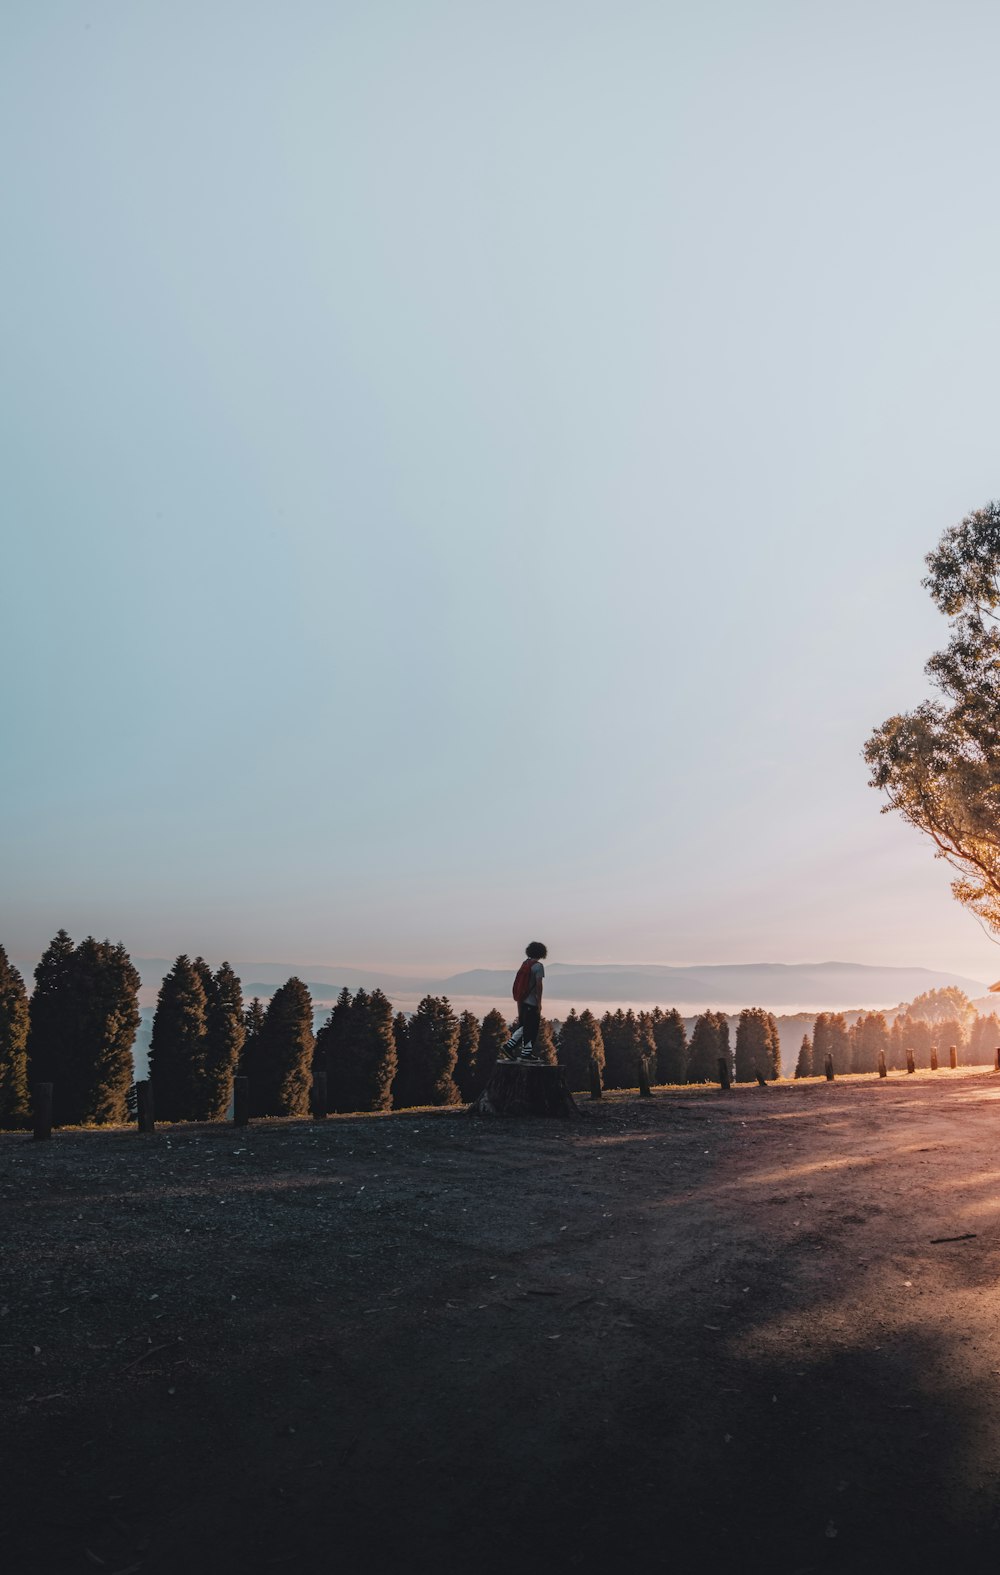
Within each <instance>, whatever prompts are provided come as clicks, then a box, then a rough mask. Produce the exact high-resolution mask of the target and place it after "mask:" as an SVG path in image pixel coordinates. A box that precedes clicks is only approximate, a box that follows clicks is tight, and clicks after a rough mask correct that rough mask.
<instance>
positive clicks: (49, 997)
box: [0, 930, 1000, 1128]
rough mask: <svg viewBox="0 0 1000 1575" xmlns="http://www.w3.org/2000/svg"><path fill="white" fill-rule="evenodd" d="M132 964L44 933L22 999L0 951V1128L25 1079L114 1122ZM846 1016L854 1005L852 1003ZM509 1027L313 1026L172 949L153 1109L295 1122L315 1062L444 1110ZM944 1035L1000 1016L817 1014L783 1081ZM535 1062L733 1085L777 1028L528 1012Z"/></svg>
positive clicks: (133, 1018) (381, 1094) (368, 1104)
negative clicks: (240, 1094)
mask: <svg viewBox="0 0 1000 1575" xmlns="http://www.w3.org/2000/svg"><path fill="white" fill-rule="evenodd" d="M138 992H139V975H138V973H137V972H136V970H135V968H134V967H133V966H132V963H131V960H130V958H129V956H128V953H127V952H126V951H125V948H124V947H123V946H122V945H121V944H120V943H117V944H112V942H111V941H107V940H105V941H97V940H95V939H94V938H93V936H88V937H87V939H86V940H84V941H81V942H80V944H79V945H78V946H76V945H74V943H73V941H72V940H71V939H70V937H69V936H68V935H67V934H66V932H65V930H60V931H59V934H58V935H57V936H56V937H55V939H54V940H53V941H52V943H51V944H50V946H49V947H48V949H47V950H46V952H45V954H44V956H43V957H42V959H41V961H40V963H39V964H38V967H37V968H36V969H35V989H34V992H33V994H32V997H31V1001H30V1003H29V1001H28V996H27V991H26V990H25V986H24V981H23V979H22V978H21V975H20V974H19V973H18V971H17V969H16V968H14V967H13V966H12V964H11V963H10V962H9V961H8V958H7V955H6V953H5V951H4V950H3V948H2V947H0V1127H8V1128H17V1127H23V1126H25V1125H26V1124H27V1122H28V1119H29V1112H30V1100H29V1088H30V1086H31V1085H32V1084H33V1083H36V1082H51V1083H53V1084H54V1085H55V1107H54V1119H55V1122H56V1124H57V1125H74V1124H80V1123H86V1122H94V1123H111V1122H121V1121H123V1120H125V1119H126V1115H127V1113H128V1109H129V1096H130V1091H131V1086H132V1079H133V1063H132V1045H133V1042H134V1039H135V1034H136V1029H137V1028H138V1025H139V1006H138ZM852 1015H853V1014H852ZM508 1032H509V1025H508V1022H507V1020H506V1018H505V1017H504V1014H503V1013H502V1012H501V1011H499V1010H498V1009H496V1008H494V1009H493V1010H492V1011H490V1012H487V1014H486V1016H485V1017H484V1018H483V1020H482V1021H481V1022H480V1021H479V1019H478V1018H477V1017H476V1016H475V1015H474V1013H472V1012H468V1011H466V1012H462V1013H461V1014H456V1012H455V1011H454V1010H453V1008H452V1006H451V1003H450V1001H449V1000H448V999H447V998H446V997H445V996H431V995H428V996H425V998H424V999H423V1000H422V1001H421V1002H420V1004H419V1006H418V1007H417V1010H416V1011H415V1012H414V1013H412V1014H411V1015H410V1016H407V1015H406V1014H405V1013H403V1012H395V1013H394V1011H393V1007H392V1003H391V1002H390V1001H389V1000H388V998H387V997H386V996H385V995H384V994H383V992H382V991H381V990H372V991H366V990H358V991H356V992H355V993H354V994H353V995H352V994H351V992H350V991H349V990H346V989H345V990H342V991H341V993H340V995H339V997H338V999H337V1001H336V1003H335V1004H334V1006H333V1008H332V1010H331V1012H330V1014H329V1016H328V1017H327V1019H326V1021H325V1022H324V1023H323V1025H322V1026H321V1027H320V1029H319V1031H318V1033H316V1034H314V1033H313V1003H312V999H311V997H310V994H309V990H308V988H307V987H306V985H305V984H303V982H302V980H301V979H296V978H292V979H289V980H288V981H287V982H286V983H285V984H283V985H282V986H281V987H280V989H278V990H276V991H275V993H274V995H273V996H272V997H271V999H270V1001H269V1002H268V1003H267V1004H266V1005H265V1004H264V1003H263V1002H261V1001H260V1000H257V999H254V1000H253V1001H251V1002H250V1003H249V1004H248V1005H246V1006H244V1004H243V997H242V989H241V985H240V981H239V979H238V978H237V977H236V974H235V973H234V972H233V970H232V968H231V967H230V966H229V964H228V963H223V964H222V965H221V967H219V968H218V969H217V970H216V971H215V972H214V973H213V971H212V969H211V968H210V967H209V965H208V964H207V963H206V962H205V960H204V958H201V957H196V958H195V959H194V961H193V962H192V961H191V959H190V958H188V957H187V956H181V957H178V958H177V961H176V962H175V963H174V965H173V967H172V968H171V969H170V971H169V973H168V974H167V975H166V977H165V978H164V980H163V983H162V985H161V987H160V992H159V997H158V1000H157V1005H156V1012H155V1015H154V1019H153V1034H152V1041H151V1044H150V1054H149V1072H150V1077H151V1079H152V1082H153V1094H154V1104H155V1108H156V1114H157V1116H158V1117H159V1118H160V1119H161V1120H165V1121H181V1120H195V1121H211V1120H219V1119H221V1118H222V1117H223V1116H224V1115H225V1113H226V1111H227V1109H228V1106H229V1102H230V1099H231V1097H232V1088H233V1078H234V1076H235V1075H236V1074H237V1073H239V1074H241V1075H243V1076H245V1077H246V1078H247V1079H248V1081H249V1088H250V1110H251V1114H253V1115H256V1116H269V1115H275V1116H303V1115H306V1114H307V1113H308V1111H309V1108H310V1098H311V1092H312V1089H313V1086H314V1078H315V1076H316V1074H317V1073H319V1072H322V1073H325V1077H326V1088H327V1108H328V1109H329V1110H330V1111H338V1112H350V1111H359V1112H360V1111H385V1110H392V1109H400V1108H406V1107H412V1106H416V1105H453V1104H459V1103H463V1102H464V1103H468V1102H470V1101H471V1100H473V1099H475V1098H476V1097H477V1096H478V1094H479V1093H480V1092H481V1091H482V1089H483V1088H484V1087H485V1085H486V1084H487V1082H488V1081H489V1079H490V1076H491V1074H492V1072H493V1069H494V1067H495V1065H496V1061H497V1056H498V1054H499V1050H500V1046H501V1045H502V1044H503V1042H504V1040H505V1039H506V1038H507V1035H508ZM951 1045H955V1046H956V1047H957V1049H958V1052H959V1055H960V1057H961V1058H962V1059H965V1060H970V1061H973V1062H983V1061H991V1060H992V1059H993V1054H994V1050H995V1048H996V1046H997V1045H1000V1019H998V1018H997V1016H996V1014H991V1015H990V1016H989V1017H978V1016H977V1015H976V1012H975V1010H974V1008H973V1007H972V1006H971V1004H970V1002H969V1001H968V999H967V997H966V996H965V995H963V994H962V992H961V991H960V990H957V989H954V988H948V989H945V990H934V991H929V992H928V993H927V994H925V995H922V996H918V997H917V999H916V1000H915V1001H912V1002H910V1003H909V1004H908V1005H906V1006H904V1007H901V1008H899V1009H898V1010H897V1012H896V1015H895V1018H894V1021H893V1023H892V1025H891V1026H890V1025H889V1024H888V1022H887V1019H886V1015H885V1013H883V1012H862V1013H860V1014H859V1015H858V1016H857V1018H856V1020H855V1022H854V1023H853V1024H850V1025H849V1024H848V1022H847V1018H846V1017H845V1015H844V1014H843V1013H842V1012H821V1013H820V1014H819V1015H818V1016H817V1018H816V1020H815V1024H814V1027H813V1033H812V1036H811V1037H810V1036H809V1035H806V1036H804V1038H803V1040H802V1046H801V1049H800V1051H799V1057H798V1062H797V1064H796V1068H795V1076H796V1077H804V1076H805V1077H808V1076H822V1074H823V1072H824V1070H825V1066H826V1060H827V1057H828V1056H829V1057H830V1058H831V1060H832V1062H833V1068H834V1071H835V1072H841V1073H842V1072H850V1071H854V1072H873V1071H875V1069H876V1068H877V1066H878V1061H879V1055H880V1053H881V1054H883V1055H884V1056H885V1060H886V1065H887V1066H888V1067H892V1068H897V1069H902V1068H903V1067H905V1066H906V1061H907V1053H908V1051H912V1053H913V1055H914V1060H915V1062H916V1064H917V1065H918V1066H929V1065H930V1058H931V1053H932V1050H933V1049H934V1048H936V1049H937V1051H938V1055H939V1058H940V1059H941V1061H942V1064H947V1060H946V1058H947V1054H948V1049H949V1047H950V1046H951ZM536 1049H537V1051H538V1053H539V1054H540V1055H541V1057H542V1059H543V1060H545V1061H548V1062H551V1063H558V1064H559V1065H561V1066H562V1067H563V1068H564V1069H565V1072H566V1075H567V1080H568V1082H569V1086H570V1088H571V1089H572V1090H573V1092H574V1093H578V1092H583V1091H586V1090H588V1089H591V1088H592V1087H593V1082H594V1077H595V1075H596V1077H597V1078H598V1079H599V1080H600V1084H601V1086H603V1087H604V1088H610V1089H615V1088H636V1087H637V1086H638V1085H639V1083H640V1072H642V1073H643V1074H644V1076H645V1078H646V1079H648V1081H649V1082H652V1083H657V1084H661V1085H662V1084H677V1083H685V1082H687V1083H698V1082H714V1081H715V1080H716V1078H717V1077H718V1074H719V1061H720V1059H721V1060H723V1061H725V1063H726V1066H727V1068H728V1071H729V1076H730V1078H731V1079H733V1080H734V1081H737V1082H749V1081H752V1080H753V1079H754V1077H755V1076H757V1075H761V1076H764V1077H766V1078H768V1079H772V1078H776V1077H779V1076H780V1075H781V1054H780V1042H779V1037H778V1023H777V1020H776V1018H775V1016H774V1014H773V1013H771V1012H768V1011H766V1010H764V1008H762V1007H747V1008H746V1009H745V1010H744V1011H742V1012H741V1013H740V1014H739V1019H738V1022H737V1027H736V1036H735V1046H733V1045H731V1042H730V1022H729V1018H728V1017H727V1015H726V1014H725V1013H724V1012H713V1011H709V1012H703V1013H702V1014H701V1015H700V1016H699V1017H697V1018H696V1019H695V1021H694V1025H693V1029H692V1033H691V1038H690V1042H689V1041H688V1038H687V1034H686V1031H685V1024H684V1020H683V1018H682V1017H681V1015H680V1013H679V1012H678V1011H677V1010H671V1011H667V1012H664V1011H662V1010H661V1009H660V1008H659V1007H656V1008H655V1009H654V1010H653V1011H650V1012H645V1011H644V1012H638V1013H637V1012H634V1011H632V1010H628V1011H625V1010H623V1009H622V1008H619V1009H618V1010H617V1011H614V1012H611V1011H607V1012H605V1013H604V1015H603V1016H602V1017H601V1018H600V1019H598V1018H596V1017H595V1016H594V1014H593V1013H592V1012H590V1011H589V1010H585V1011H582V1012H579V1013H577V1011H576V1009H575V1008H574V1009H573V1010H571V1011H570V1012H569V1014H568V1016H567V1017H566V1018H565V1020H564V1021H563V1022H562V1023H555V1022H552V1021H550V1020H548V1019H543V1022H542V1027H541V1031H540V1033H539V1035H538V1038H537V1041H536Z"/></svg>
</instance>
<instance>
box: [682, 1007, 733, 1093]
mask: <svg viewBox="0 0 1000 1575" xmlns="http://www.w3.org/2000/svg"><path fill="white" fill-rule="evenodd" d="M720 1058H722V1059H723V1060H724V1061H725V1062H726V1065H727V1067H728V1069H729V1075H730V1077H732V1075H733V1061H732V1056H731V1054H730V1049H729V1020H728V1018H727V1017H726V1014H725V1012H711V1011H710V1012H702V1014H701V1016H700V1017H698V1018H696V1019H695V1024H694V1027H693V1029H692V1030H691V1043H690V1045H689V1046H688V1082H689V1083H714V1082H716V1081H717V1080H718V1076H719V1060H720Z"/></svg>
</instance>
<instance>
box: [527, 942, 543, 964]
mask: <svg viewBox="0 0 1000 1575" xmlns="http://www.w3.org/2000/svg"><path fill="white" fill-rule="evenodd" d="M524 955H525V957H534V959H535V961H536V962H540V961H541V959H542V958H543V957H547V956H548V955H549V948H548V947H547V946H544V945H543V944H542V942H541V941H529V942H528V944H527V946H526V947H525V948H524Z"/></svg>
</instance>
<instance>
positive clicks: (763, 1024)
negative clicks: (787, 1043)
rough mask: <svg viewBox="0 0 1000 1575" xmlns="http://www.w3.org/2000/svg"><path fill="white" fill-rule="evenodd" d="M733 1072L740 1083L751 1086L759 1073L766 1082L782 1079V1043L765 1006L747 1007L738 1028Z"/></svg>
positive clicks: (774, 1019) (774, 1020)
mask: <svg viewBox="0 0 1000 1575" xmlns="http://www.w3.org/2000/svg"><path fill="white" fill-rule="evenodd" d="M734 1072H735V1077H736V1081H737V1082H738V1083H751V1082H753V1080H754V1078H755V1077H756V1076H757V1074H758V1072H760V1073H761V1074H762V1076H764V1077H767V1078H775V1077H780V1076H781V1040H780V1038H779V1037H778V1023H777V1019H776V1018H775V1016H774V1013H773V1012H768V1011H766V1010H765V1008H764V1007H763V1006H746V1007H744V1008H743V1011H742V1012H741V1013H740V1018H739V1022H738V1023H737V1025H736V1053H735V1056H734Z"/></svg>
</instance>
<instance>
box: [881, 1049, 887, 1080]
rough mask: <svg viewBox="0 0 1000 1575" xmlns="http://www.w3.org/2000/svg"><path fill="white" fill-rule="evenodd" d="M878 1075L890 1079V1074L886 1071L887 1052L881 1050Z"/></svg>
mask: <svg viewBox="0 0 1000 1575" xmlns="http://www.w3.org/2000/svg"><path fill="white" fill-rule="evenodd" d="M878 1075H879V1077H888V1076H889V1074H888V1072H887V1071H886V1066H885V1051H884V1050H880V1051H879V1053H878Z"/></svg>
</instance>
